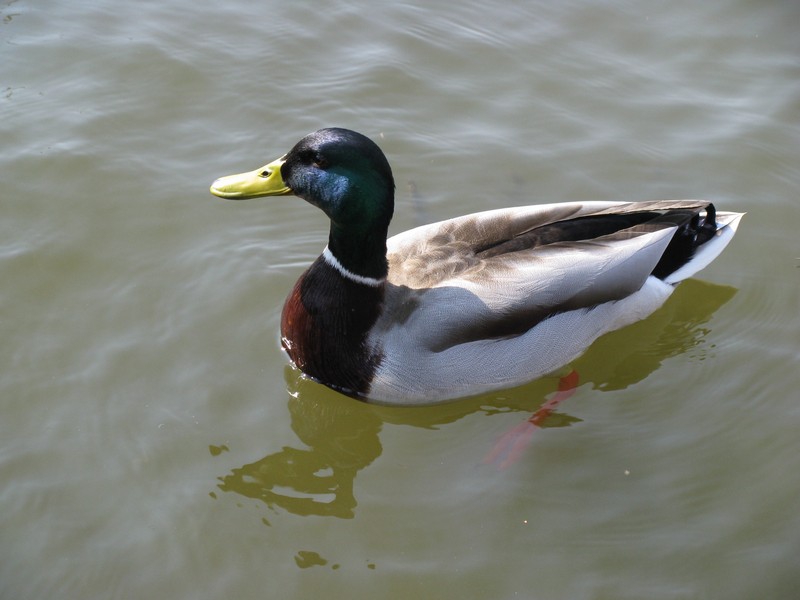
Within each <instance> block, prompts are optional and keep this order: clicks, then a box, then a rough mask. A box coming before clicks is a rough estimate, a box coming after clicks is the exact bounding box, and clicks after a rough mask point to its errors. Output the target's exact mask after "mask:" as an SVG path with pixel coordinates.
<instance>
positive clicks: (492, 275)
mask: <svg viewBox="0 0 800 600" xmlns="http://www.w3.org/2000/svg"><path fill="white" fill-rule="evenodd" d="M394 188H395V186H394V179H393V176H392V170H391V168H390V167H389V162H388V161H387V159H386V157H385V155H384V154H383V152H382V151H381V150H380V148H379V147H378V146H377V145H376V144H375V143H374V142H373V141H372V140H370V139H369V138H367V137H366V136H364V135H361V134H359V133H356V132H354V131H350V130H347V129H339V128H329V129H320V130H319V131H316V132H314V133H311V134H309V135H307V136H306V137H304V138H303V139H302V140H300V141H299V142H298V143H297V144H296V145H295V146H294V147H293V148H292V149H291V150H290V151H289V152H288V153H287V154H285V155H284V156H282V157H281V158H279V159H277V160H275V161H273V162H271V163H269V164H268V165H266V166H264V167H261V168H260V169H256V170H255V171H252V172H248V173H241V174H238V175H230V176H227V177H221V178H219V179H217V180H216V181H214V183H213V184H212V186H211V193H212V194H214V195H216V196H220V197H222V198H229V199H234V200H240V199H245V198H257V197H260V196H280V195H286V194H294V195H295V196H299V197H300V198H302V199H304V200H306V201H307V202H309V203H311V204H313V205H314V206H316V207H318V208H320V209H322V211H323V212H324V213H325V214H326V215H327V216H328V218H329V219H330V233H329V237H328V245H327V246H326V247H325V249H324V250H323V251H322V254H321V255H320V256H319V257H318V258H317V259H316V260H315V261H314V262H313V263H312V265H311V266H310V267H309V268H308V270H306V271H305V272H304V273H303V274H302V275H301V276H300V279H299V280H298V281H297V283H296V284H295V286H294V289H292V291H291V293H290V294H289V296H288V298H287V300H286V303H285V305H284V307H283V313H282V316H281V338H282V345H283V348H284V349H285V350H286V352H287V353H288V355H289V358H290V359H291V360H292V362H293V363H294V364H295V365H296V366H297V367H298V368H299V369H300V370H301V371H303V372H304V373H305V374H306V375H308V376H309V377H311V378H313V379H315V380H317V381H319V382H320V383H323V384H325V385H327V386H329V387H331V388H333V389H335V390H338V391H340V392H342V393H344V394H347V395H350V396H353V397H356V398H359V399H362V400H367V401H371V402H377V403H383V404H395V405H415V404H429V403H434V402H441V401H445V400H451V399H455V398H459V397H463V396H469V395H474V394H478V393H484V392H488V391H491V390H496V389H502V388H507V387H511V386H515V385H520V384H522V383H525V382H528V381H532V380H534V379H537V378H539V377H541V376H544V375H548V374H552V373H555V372H556V371H557V370H558V369H560V368H562V367H563V366H565V365H567V364H568V363H569V362H570V361H572V360H573V359H575V358H576V357H578V356H579V355H580V354H581V353H582V352H584V351H585V350H586V349H587V348H588V346H589V345H590V344H591V343H592V342H593V341H594V340H595V339H597V338H598V337H599V336H601V335H603V334H604V333H607V332H609V331H612V330H615V329H618V328H620V327H624V326H625V325H628V324H630V323H633V322H635V321H638V320H640V319H643V318H645V317H647V316H648V315H649V314H651V313H652V312H653V311H655V310H656V309H657V308H658V307H659V306H661V304H663V303H664V301H665V300H666V299H667V297H668V296H669V295H670V293H671V292H672V290H673V288H674V286H675V285H676V284H677V283H678V282H680V281H681V280H683V279H685V278H687V277H690V276H691V275H693V274H694V273H695V272H697V271H698V270H700V269H702V268H703V267H705V266H706V265H708V264H709V263H710V262H711V261H712V260H713V259H714V258H715V257H716V256H717V255H718V254H719V253H720V252H721V251H722V249H723V248H724V247H725V246H726V245H727V244H728V242H729V241H730V239H731V237H732V236H733V234H734V232H735V230H736V227H737V225H738V223H739V220H740V218H741V217H742V214H741V213H732V212H718V211H716V210H715V208H714V205H713V204H711V203H710V202H707V201H703V200H668V201H655V202H566V203H559V204H543V205H536V206H522V207H516V208H503V209H496V210H488V211H485V212H479V213H474V214H470V215H466V216H462V217H456V218H454V219H449V220H446V221H441V222H438V223H433V224H430V225H424V226H422V227H417V228H415V229H411V230H409V231H406V232H404V233H400V234H398V235H395V236H393V237H391V238H390V239H388V240H387V231H388V227H389V221H390V220H391V218H392V213H393V211H394Z"/></svg>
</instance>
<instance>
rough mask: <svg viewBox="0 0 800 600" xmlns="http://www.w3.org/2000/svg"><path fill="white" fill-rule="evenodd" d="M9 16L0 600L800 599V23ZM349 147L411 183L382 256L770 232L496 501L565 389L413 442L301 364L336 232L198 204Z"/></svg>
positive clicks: (633, 9)
mask: <svg viewBox="0 0 800 600" xmlns="http://www.w3.org/2000/svg"><path fill="white" fill-rule="evenodd" d="M0 17H1V19H0V21H1V22H0V45H1V46H2V60H0V107H2V115H3V118H2V120H0V139H2V141H3V143H2V145H0V173H2V176H1V177H2V179H1V180H0V181H2V185H1V187H0V190H1V191H0V205H1V206H2V209H3V219H2V222H0V277H2V281H3V285H2V287H0V311H1V313H0V314H2V321H0V323H1V325H0V326H1V327H2V337H0V339H1V340H2V341H1V342H0V366H1V368H2V371H0V407H1V408H0V410H2V413H1V414H2V419H1V420H0V434H1V435H2V446H0V481H1V482H2V487H0V506H2V511H0V597H2V598H3V599H5V598H9V599H19V598H78V597H80V598H132V597H148V596H149V597H162V598H192V599H196V598H220V597H231V598H233V597H235V598H242V599H246V598H264V597H268V598H310V597H322V596H324V597H328V598H353V597H368V596H373V597H374V596H380V597H386V598H408V597H420V598H428V597H430V598H434V597H435V598H471V597H475V598H547V599H552V598H568V599H582V598H587V599H594V598H597V599H605V598H608V599H619V598H650V599H673V598H742V599H744V598H754V597H759V598H773V599H783V598H794V597H796V593H797V589H798V586H800V576H798V575H797V567H798V557H800V517H799V516H798V512H797V489H798V472H800V458H798V457H800V452H798V449H799V448H798V441H797V440H798V438H797V431H798V425H800V409H799V408H798V407H799V406H800V404H799V403H798V396H797V389H798V384H799V383H800V380H798V376H797V372H796V369H795V365H796V362H797V359H798V340H800V335H798V334H799V333H800V325H798V323H799V320H798V318H797V316H798V309H799V308H800V295H799V294H798V277H800V270H798V266H799V265H800V262H799V261H800V259H798V257H799V256H800V248H799V247H798V244H797V231H796V228H797V225H798V223H800V209H799V208H798V198H797V190H798V186H799V185H800V168H798V163H797V156H798V150H800V147H799V144H800V127H799V126H798V124H799V123H800V62H799V61H798V58H800V37H798V36H797V35H796V23H797V22H798V17H800V9H798V8H797V7H796V6H795V3H792V2H788V1H784V2H781V1H777V0H776V1H772V2H761V3H754V2H746V1H736V0H726V1H722V2H715V3H710V4H709V3H705V4H704V3H694V2H675V3H667V4H664V3H655V2H653V3H650V2H644V3H642V2H639V3H628V2H624V1H616V2H603V3H581V2H575V1H569V2H560V3H544V2H542V3H528V4H525V5H520V3H499V2H490V3H486V2H482V3H478V2H462V3H455V4H454V3H452V2H447V3H445V2H428V3H425V4H422V3H420V4H418V5H417V4H410V3H406V4H394V5H387V6H382V5H380V3H377V4H376V3H366V2H333V3H328V4H326V5H325V6H324V7H322V6H320V5H317V4H312V3H307V2H295V3H275V2H268V3H265V4H264V5H262V6H259V7H254V6H253V5H252V3H247V2H242V1H239V0H233V1H231V2H227V3H225V4H224V5H220V6H209V7H205V8H204V7H200V6H198V5H197V4H196V3H191V4H190V3H187V2H184V1H182V0H175V1H174V2H171V3H157V4H156V3H127V4H126V3H119V2H111V1H109V0H98V1H85V2H71V3H57V2H52V1H48V0H40V1H37V2H31V1H30V0H16V1H14V0H12V1H8V0H6V1H5V2H3V3H2V4H0ZM332 125H336V126H344V127H349V128H352V129H356V130H358V131H361V132H363V133H365V134H367V135H369V136H371V137H373V138H374V139H376V141H378V142H379V143H380V144H381V146H382V147H383V148H384V150H385V151H386V153H387V155H388V157H389V160H390V162H391V163H392V165H393V168H394V170H395V177H396V180H397V182H398V203H397V204H398V206H397V211H396V212H397V216H396V218H395V221H394V223H393V226H392V229H393V231H402V230H404V229H407V228H409V227H411V226H413V225H416V224H418V223H422V222H427V221H432V220H436V219H441V218H445V217H449V216H455V215H458V214H464V213H467V212H471V211H476V210H481V209H486V208H496V207H501V206H506V205H514V204H527V203H535V202H555V201H566V200H589V199H591V200H616V199H625V200H634V199H653V198H683V197H704V198H710V199H712V200H714V201H716V202H717V204H718V205H719V206H720V207H721V208H722V209H728V210H735V211H747V212H748V215H747V217H746V218H745V220H744V221H743V223H742V226H741V228H740V231H739V234H738V235H737V237H736V238H735V239H734V241H733V243H732V244H731V246H730V247H729V248H728V249H727V250H726V251H725V253H724V254H723V255H722V256H721V257H720V259H718V260H717V261H716V262H715V263H714V264H713V265H712V266H710V267H709V268H708V269H706V270H705V271H703V272H702V273H701V276H700V277H699V278H698V279H697V280H693V281H690V282H687V283H686V284H684V285H682V286H681V287H680V288H679V289H678V291H677V292H676V294H675V295H674V296H673V298H672V299H671V300H670V302H669V303H668V304H667V305H666V306H665V307H664V308H663V309H662V310H661V311H659V312H658V313H657V314H655V315H653V317H651V318H650V319H648V320H647V321H645V322H643V323H640V324H637V325H635V326H633V327H631V328H628V329H626V330H623V331H620V332H616V333H614V334H611V335H610V336H607V337H606V338H603V339H602V340H600V341H599V342H598V343H597V344H595V346H593V347H592V348H591V349H590V351H589V352H588V353H587V354H586V355H585V356H584V357H582V358H581V359H580V360H579V361H578V362H577V363H576V365H575V367H576V369H577V370H578V372H579V373H580V377H581V386H580V387H579V388H578V390H577V393H576V394H575V395H574V396H573V397H572V398H570V399H569V400H567V401H566V402H564V403H563V404H562V405H560V406H559V407H558V409H557V411H556V413H555V414H553V415H551V416H550V417H549V418H547V419H546V421H545V422H544V425H545V427H543V428H542V429H541V430H539V431H537V432H536V433H535V435H534V437H533V439H532V441H531V445H530V446H529V448H528V449H527V450H526V451H525V453H524V454H523V455H522V457H521V458H520V459H519V460H518V461H517V462H516V463H515V464H514V465H512V466H510V467H509V468H507V469H505V470H500V469H497V468H496V467H494V466H492V465H485V464H482V463H483V460H484V458H485V457H486V456H487V454H489V452H490V451H491V449H492V447H493V445H494V444H495V443H496V441H497V440H498V438H500V436H502V434H503V433H504V432H506V431H508V430H509V429H510V428H512V427H514V426H515V425H517V424H518V423H520V422H522V421H524V420H525V419H526V418H527V417H528V416H529V415H530V413H532V412H534V411H536V410H537V409H538V408H539V406H540V405H541V404H542V403H543V402H544V401H545V400H546V399H547V398H550V397H552V394H553V392H554V390H555V386H556V381H555V380H554V379H543V380H540V381H536V382H533V383H531V384H530V385H527V386H523V387H521V388H517V389H513V390H507V391H504V392H501V393H496V394H493V395H490V396H484V397H480V398H476V399H469V400H465V401H461V402H457V403H453V404H447V405H444V406H437V407H430V408H423V409H413V410H411V409H405V410H404V409H388V408H376V407H370V406H366V405H363V404H359V403H356V402H354V401H352V400H349V399H346V398H342V397H340V396H338V395H336V394H335V393H333V392H331V391H329V390H327V389H325V388H322V387H320V386H318V385H316V384H313V383H310V382H308V381H305V380H303V379H300V378H299V377H298V376H297V374H296V373H295V372H294V371H292V370H291V369H290V368H288V367H287V366H286V362H287V361H286V359H285V357H284V356H283V354H282V353H281V351H280V349H279V345H278V338H277V329H278V318H279V314H280V312H279V311H280V307H281V304H282V301H283V298H284V296H285V294H286V293H287V292H288V290H289V289H290V286H291V284H292V283H293V282H294V280H295V279H296V278H297V276H298V275H299V273H300V271H301V270H302V268H303V267H304V265H306V264H308V263H309V262H310V261H311V260H312V259H313V258H314V257H315V256H316V254H317V253H318V252H319V251H320V249H321V247H322V245H323V244H324V239H325V230H326V224H325V222H324V219H323V218H322V215H321V214H319V213H318V211H316V210H315V209H313V208H312V207H310V206H308V205H306V204H305V203H303V202H302V201H298V200H295V199H292V198H277V199H271V200H263V201H252V202H248V203H245V202H243V203H233V202H223V201H220V200H219V199H216V198H213V197H212V196H211V195H210V194H208V191H207V189H208V185H209V184H210V182H211V181H212V180H213V179H214V178H215V177H217V176H219V175H224V174H228V173H232V172H238V171H241V170H245V169H250V168H255V167H258V166H260V165H262V164H265V163H266V162H268V161H269V160H271V159H273V158H275V157H277V156H279V155H281V154H282V153H283V152H285V151H286V150H287V149H288V148H289V147H291V145H292V144H293V143H294V142H295V141H296V140H297V139H299V138H300V137H301V136H302V135H304V134H305V133H307V132H309V131H311V130H314V129H317V128H319V127H323V126H332Z"/></svg>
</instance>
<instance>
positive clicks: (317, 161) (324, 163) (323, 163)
mask: <svg viewBox="0 0 800 600" xmlns="http://www.w3.org/2000/svg"><path fill="white" fill-rule="evenodd" d="M328 164H329V163H328V159H327V158H325V157H324V156H321V155H319V154H318V155H317V156H315V157H314V166H315V167H317V168H318V169H327V168H328Z"/></svg>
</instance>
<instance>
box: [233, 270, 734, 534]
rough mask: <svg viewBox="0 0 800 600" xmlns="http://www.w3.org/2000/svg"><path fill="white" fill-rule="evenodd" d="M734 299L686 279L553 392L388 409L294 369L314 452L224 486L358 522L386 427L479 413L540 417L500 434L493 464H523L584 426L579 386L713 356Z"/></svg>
mask: <svg viewBox="0 0 800 600" xmlns="http://www.w3.org/2000/svg"><path fill="white" fill-rule="evenodd" d="M735 293H736V290H735V289H734V288H731V287H727V286H720V285H715V284H710V283H706V282H701V281H697V280H689V281H686V282H684V283H682V284H681V285H680V286H678V288H677V290H676V291H675V293H674V294H673V295H672V297H671V298H670V299H669V300H668V301H667V302H666V304H665V305H664V306H662V307H661V308H660V309H659V310H658V311H656V312H655V313H654V314H653V315H651V316H650V317H648V318H647V319H645V320H643V321H639V322H638V323H635V324H633V325H630V326H628V327H626V328H624V329H622V330H619V331H615V332H612V333H609V334H607V335H605V336H604V337H602V338H600V339H599V340H597V341H596V342H595V343H594V344H593V345H592V347H591V348H590V349H589V351H588V352H586V354H584V355H583V356H582V357H580V358H579V359H578V360H577V361H575V363H574V364H573V365H572V366H573V369H574V370H573V371H571V372H570V373H569V374H568V375H566V377H562V378H561V381H560V387H559V389H558V390H557V391H555V393H554V394H553V392H554V389H555V388H556V380H555V379H554V378H544V379H540V380H538V381H534V382H532V383H530V384H527V385H524V386H520V387H517V388H513V389H510V390H504V391H503V392H495V393H492V394H486V395H482V396H477V397H473V398H467V399H462V400H458V401H455V402H450V403H447V404H441V405H434V406H427V407H418V408H410V407H382V406H373V405H369V404H365V403H362V402H358V401H355V400H353V399H351V398H347V397H345V396H342V395H341V394H338V393H336V392H334V391H332V390H330V389H328V388H326V387H324V386H322V385H319V384H317V383H315V382H313V381H310V380H309V379H307V378H305V377H303V376H302V374H301V373H300V372H299V371H298V370H296V369H293V368H291V367H287V369H286V379H287V384H288V388H289V392H290V396H291V398H290V400H289V412H290V414H291V426H292V430H293V431H294V432H295V434H296V435H297V437H298V438H299V439H300V441H301V442H303V444H305V445H306V446H307V448H304V449H298V448H293V447H288V446H287V447H284V448H283V449H281V450H280V451H278V452H274V453H272V454H268V455H267V456H265V457H264V458H262V459H261V460H258V461H256V462H254V463H250V464H246V465H243V466H242V467H240V468H237V469H233V470H232V471H231V473H230V474H228V475H226V476H224V477H221V478H220V484H219V486H218V487H219V488H220V489H221V490H223V491H231V492H236V493H238V494H241V495H242V496H246V497H248V498H254V499H258V500H260V501H262V502H264V503H265V504H267V505H268V506H269V507H270V508H273V509H275V508H282V509H284V510H286V511H288V512H290V513H293V514H297V515H302V516H307V515H320V516H333V517H339V518H352V517H353V516H354V514H355V513H354V510H355V507H356V505H357V501H356V497H355V492H354V484H355V478H356V475H357V474H358V472H359V471H360V470H361V469H363V468H365V467H366V466H367V465H369V464H370V463H372V462H373V461H374V460H375V459H376V458H377V457H378V456H380V454H381V452H382V447H381V443H380V432H381V428H382V426H383V424H384V423H391V424H402V425H411V426H415V427H425V428H432V429H435V428H438V427H440V426H442V425H445V424H447V423H451V422H453V421H456V420H458V419H461V418H463V417H465V416H467V415H471V414H474V413H481V414H484V415H486V416H491V415H494V414H497V413H500V412H502V413H506V412H517V411H518V412H527V413H533V414H532V415H531V416H529V417H527V418H525V419H523V420H522V421H521V423H520V424H519V425H518V426H517V427H515V428H514V430H512V431H510V432H508V433H507V434H505V435H503V436H501V437H500V438H499V440H498V442H497V443H496V444H495V447H493V448H487V454H486V456H487V458H486V460H485V461H484V462H485V463H493V464H495V465H496V466H498V467H500V468H505V467H507V466H508V465H509V464H510V463H511V462H513V460H517V459H519V457H520V456H521V455H522V451H523V449H524V447H525V446H526V445H527V444H528V443H530V442H531V440H532V438H533V433H534V432H535V431H536V430H538V429H544V428H551V427H567V426H570V425H572V424H573V423H576V422H578V421H580V419H579V418H577V417H573V416H570V415H568V414H566V413H563V412H561V411H560V410H558V409H560V408H561V406H560V405H561V402H562V401H563V400H565V399H566V398H568V397H569V396H570V395H571V394H572V393H574V391H575V389H576V387H578V386H585V385H591V387H592V389H595V390H601V391H608V390H619V389H624V388H626V387H628V386H630V385H633V384H635V383H637V382H639V381H642V380H643V379H644V378H646V377H647V376H648V375H650V374H651V373H653V372H655V371H656V370H658V368H659V367H660V365H661V364H662V362H663V361H664V360H666V359H668V358H670V357H673V356H676V355H679V354H683V353H686V352H697V353H698V354H699V358H700V359H702V358H704V357H703V353H704V352H706V351H707V349H706V347H705V346H704V345H703V341H704V339H705V336H706V334H707V333H708V329H707V328H706V327H704V324H705V323H706V322H707V321H708V320H709V319H710V318H711V316H712V315H713V314H714V312H715V311H717V310H718V309H719V308H720V307H721V306H723V305H724V304H725V303H726V302H728V301H729V300H730V299H731V298H732V297H733V296H734V294H735ZM578 377H579V378H580V382H578V380H577V378H578ZM549 394H551V395H550V397H549V398H548V395H549Z"/></svg>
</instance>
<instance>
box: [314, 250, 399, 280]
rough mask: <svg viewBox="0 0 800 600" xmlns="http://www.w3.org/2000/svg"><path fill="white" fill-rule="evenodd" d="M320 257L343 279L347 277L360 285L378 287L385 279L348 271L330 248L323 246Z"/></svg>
mask: <svg viewBox="0 0 800 600" xmlns="http://www.w3.org/2000/svg"><path fill="white" fill-rule="evenodd" d="M322 258H324V259H325V262H326V263H328V264H329V265H330V266H332V267H333V268H334V269H336V270H337V271H339V274H340V275H341V276H342V277H344V278H345V279H349V280H350V281H355V282H356V283H360V284H362V285H368V286H370V287H380V286H381V285H383V282H384V281H386V280H385V279H375V278H374V277H364V276H363V275H358V274H356V273H353V272H352V271H348V270H347V269H346V268H345V267H344V265H343V264H342V263H340V262H339V259H338V258H336V257H335V256H334V255H333V252H331V250H330V248H328V247H327V246H325V250H323V251H322Z"/></svg>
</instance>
